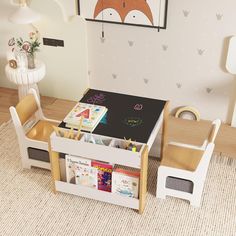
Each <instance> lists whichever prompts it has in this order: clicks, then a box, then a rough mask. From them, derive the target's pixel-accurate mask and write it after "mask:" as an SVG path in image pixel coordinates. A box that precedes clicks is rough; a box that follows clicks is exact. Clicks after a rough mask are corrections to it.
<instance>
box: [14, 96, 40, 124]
mask: <svg viewBox="0 0 236 236" xmlns="http://www.w3.org/2000/svg"><path fill="white" fill-rule="evenodd" d="M37 110H38V105H37V103H36V101H35V98H34V95H33V94H28V95H27V96H25V97H24V98H23V99H22V100H21V101H20V102H19V103H18V104H17V106H16V112H17V114H18V116H19V119H20V122H21V124H22V125H23V124H24V123H25V122H26V121H27V120H28V119H29V118H30V117H31V116H32V115H33V114H34V113H35V112H36V111H37Z"/></svg>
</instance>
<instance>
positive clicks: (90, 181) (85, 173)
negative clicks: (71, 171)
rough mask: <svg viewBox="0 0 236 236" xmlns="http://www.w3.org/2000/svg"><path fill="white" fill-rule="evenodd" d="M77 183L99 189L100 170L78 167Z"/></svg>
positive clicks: (83, 166) (76, 173) (76, 172)
mask: <svg viewBox="0 0 236 236" xmlns="http://www.w3.org/2000/svg"><path fill="white" fill-rule="evenodd" d="M75 183H76V184H79V185H83V186H87V187H90V188H95V189H97V183H98V170H97V169H96V168H94V167H91V166H85V165H80V164H78V165H77V168H76V171H75Z"/></svg>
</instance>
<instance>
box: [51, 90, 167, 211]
mask: <svg viewBox="0 0 236 236" xmlns="http://www.w3.org/2000/svg"><path fill="white" fill-rule="evenodd" d="M80 102H83V103H90V104H97V105H102V106H105V107H107V108H108V111H107V113H106V115H105V116H104V117H103V119H102V120H101V121H100V123H99V124H98V125H97V127H96V128H95V129H94V131H93V132H92V133H91V134H90V133H89V134H88V133H87V132H81V135H80V139H79V140H73V139H69V138H65V137H58V136H57V135H56V133H55V132H54V133H52V135H51V137H50V158H51V167H52V176H53V180H54V182H55V189H54V190H55V192H57V191H59V192H66V193H70V194H74V195H78V196H82V197H87V198H92V199H96V200H100V201H104V202H108V203H112V204H117V205H121V206H125V207H129V208H133V209H137V210H139V213H142V212H143V210H144V208H145V203H146V194H147V171H148V152H149V150H150V148H151V146H152V144H153V143H154V140H155V138H156V136H157V134H158V131H159V130H160V129H161V128H162V143H161V155H162V153H163V147H164V145H165V143H166V128H167V117H168V104H169V102H168V101H163V100H158V99H151V98H146V97H138V96H132V95H126V94H120V93H113V92H107V91H102V90H95V89H88V90H87V91H86V93H85V94H84V96H83V98H82V99H81V100H80ZM59 127H60V128H62V129H67V128H66V126H65V123H64V122H63V121H62V122H61V124H60V125H59ZM86 135H93V136H94V137H95V138H97V137H99V138H101V139H102V140H103V143H104V144H105V145H99V144H94V143H89V142H86V139H85V137H86ZM126 140H132V143H133V144H134V145H135V146H136V147H137V150H136V151H135V152H133V151H130V150H126V149H125V148H124V146H125V143H126ZM61 154H70V155H74V156H80V157H84V158H89V159H91V160H98V161H104V162H109V163H114V164H118V165H122V166H127V167H132V168H136V169H139V170H140V182H139V198H138V199H136V198H131V197H127V196H121V195H118V194H115V193H110V192H105V191H101V190H97V189H92V188H89V187H86V186H80V185H75V184H71V183H67V182H66V180H65V177H63V176H64V175H65V174H63V172H65V161H64V158H63V155H61Z"/></svg>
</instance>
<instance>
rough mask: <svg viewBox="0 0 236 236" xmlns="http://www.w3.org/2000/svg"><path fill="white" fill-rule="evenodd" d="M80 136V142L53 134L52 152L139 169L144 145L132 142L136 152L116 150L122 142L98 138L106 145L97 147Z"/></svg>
mask: <svg viewBox="0 0 236 236" xmlns="http://www.w3.org/2000/svg"><path fill="white" fill-rule="evenodd" d="M84 135H86V134H82V135H81V137H80V140H73V139H68V138H64V137H59V136H56V134H55V132H54V133H53V134H52V135H51V149H52V151H54V152H61V153H65V154H70V155H75V156H80V157H86V158H89V159H93V160H99V161H105V162H110V163H115V164H120V165H124V166H130V167H134V168H138V169H140V168H141V155H142V151H143V148H144V146H145V145H144V144H142V143H136V142H132V143H134V144H135V145H136V146H137V152H132V151H130V150H126V149H123V148H117V147H116V144H117V142H118V143H122V142H124V140H120V139H115V138H109V137H106V136H100V135H99V137H100V138H102V139H104V140H106V141H107V142H106V143H107V145H99V144H94V143H90V142H86V141H85V139H84V137H83V136H84Z"/></svg>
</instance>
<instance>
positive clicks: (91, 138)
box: [81, 133, 112, 146]
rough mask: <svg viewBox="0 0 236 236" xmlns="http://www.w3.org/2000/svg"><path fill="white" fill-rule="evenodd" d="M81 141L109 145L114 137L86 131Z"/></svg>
mask: <svg viewBox="0 0 236 236" xmlns="http://www.w3.org/2000/svg"><path fill="white" fill-rule="evenodd" d="M81 141H84V142H87V143H93V144H97V145H104V146H109V145H110V143H111V141H112V139H111V138H106V137H103V136H100V135H93V134H90V133H85V134H84V135H83V138H82V139H81Z"/></svg>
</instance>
